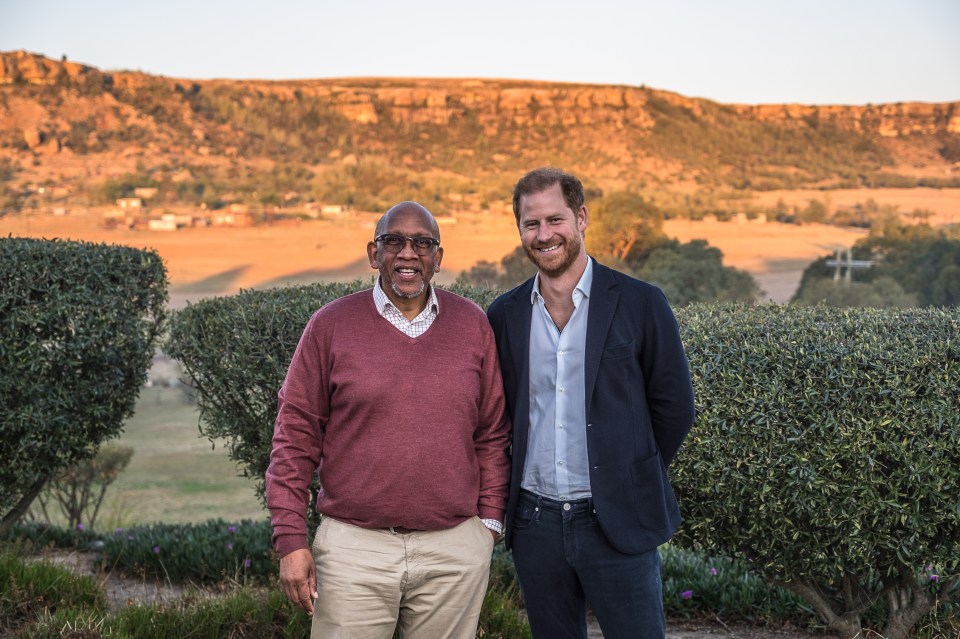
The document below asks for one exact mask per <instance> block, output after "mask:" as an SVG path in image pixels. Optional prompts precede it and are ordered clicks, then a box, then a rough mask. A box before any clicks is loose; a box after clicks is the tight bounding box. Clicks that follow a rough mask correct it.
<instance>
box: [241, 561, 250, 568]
mask: <svg viewBox="0 0 960 639" xmlns="http://www.w3.org/2000/svg"><path fill="white" fill-rule="evenodd" d="M243 567H244V568H249V567H250V560H249V559H244V560H243Z"/></svg>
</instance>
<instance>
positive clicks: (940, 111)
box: [734, 102, 960, 137]
mask: <svg viewBox="0 0 960 639" xmlns="http://www.w3.org/2000/svg"><path fill="white" fill-rule="evenodd" d="M734 108H735V109H736V110H737V111H738V112H740V113H743V114H745V115H749V116H751V117H754V118H756V119H757V120H762V121H767V122H777V123H790V122H794V123H806V124H809V125H820V124H829V125H832V126H836V127H837V128H839V129H845V130H850V131H856V132H861V133H877V134H879V135H881V136H883V137H897V136H902V135H912V134H926V135H933V134H937V133H958V132H960V103H957V102H946V103H938V104H930V103H926V102H901V103H896V104H878V105H867V106H836V105H825V106H817V105H802V104H762V105H735V106H734Z"/></svg>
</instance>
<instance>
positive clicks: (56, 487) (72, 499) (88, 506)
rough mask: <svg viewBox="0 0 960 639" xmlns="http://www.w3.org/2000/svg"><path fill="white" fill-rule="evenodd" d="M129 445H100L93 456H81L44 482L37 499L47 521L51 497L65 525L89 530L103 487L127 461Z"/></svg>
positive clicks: (48, 520)
mask: <svg viewBox="0 0 960 639" xmlns="http://www.w3.org/2000/svg"><path fill="white" fill-rule="evenodd" d="M131 457H133V449H132V448H130V447H129V446H109V445H108V446H104V447H103V448H101V449H100V451H99V452H97V455H96V456H95V457H94V458H93V459H85V460H82V461H79V462H77V463H76V464H73V465H72V466H70V467H69V468H66V469H64V470H62V471H60V472H59V473H57V475H56V476H55V477H54V478H53V479H52V480H51V481H50V482H49V483H48V484H47V487H46V489H44V491H43V492H42V493H41V494H40V496H39V499H38V500H37V501H39V502H40V505H41V510H42V512H43V515H44V518H45V519H46V521H47V523H53V522H52V521H51V519H50V513H49V512H48V510H47V504H48V503H49V502H50V501H51V500H52V501H53V502H56V504H57V505H58V506H59V508H60V513H61V514H62V515H63V516H64V517H65V518H66V520H67V528H69V529H71V530H72V529H79V530H85V529H90V530H93V528H94V526H96V523H97V515H99V513H100V506H101V505H102V504H103V498H104V497H106V495H107V488H108V487H109V486H110V484H112V483H113V482H114V481H116V479H117V477H119V475H120V473H121V472H123V469H124V468H126V467H127V464H129V463H130V458H131Z"/></svg>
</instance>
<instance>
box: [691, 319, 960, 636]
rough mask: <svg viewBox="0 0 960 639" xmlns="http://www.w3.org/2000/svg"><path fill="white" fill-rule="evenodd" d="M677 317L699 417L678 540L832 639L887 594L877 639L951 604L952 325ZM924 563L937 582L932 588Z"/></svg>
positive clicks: (956, 323) (959, 458)
mask: <svg viewBox="0 0 960 639" xmlns="http://www.w3.org/2000/svg"><path fill="white" fill-rule="evenodd" d="M678 319H679V321H680V324H681V326H682V330H683V337H684V343H685V345H686V349H687V354H688V357H689V359H690V366H691V372H692V375H693V381H694V388H695V391H696V395H697V397H698V398H699V406H698V410H699V417H698V421H697V424H696V425H695V427H694V429H693V430H692V432H691V435H690V437H689V438H688V439H687V443H686V445H685V448H684V451H683V454H681V455H680V457H679V458H678V461H677V464H676V466H675V467H674V468H673V469H672V470H673V472H674V475H675V481H674V486H675V487H676V490H677V493H678V498H679V500H680V503H681V507H682V509H683V515H684V519H685V524H684V526H683V527H682V528H681V530H680V533H679V535H678V537H677V538H676V540H677V542H678V543H681V544H683V545H686V546H693V547H697V548H700V549H703V550H705V551H707V552H711V553H717V554H722V555H727V556H737V557H740V558H742V559H743V560H744V561H746V562H747V565H748V566H750V568H751V569H752V570H755V571H757V572H758V573H760V574H762V575H763V576H764V577H765V578H766V579H768V580H770V581H773V582H777V583H781V584H782V585H784V586H785V587H787V588H789V589H791V590H793V591H794V592H796V593H797V594H799V595H801V596H802V597H804V598H805V599H806V600H807V601H808V602H809V603H810V605H811V606H813V607H814V608H815V609H816V611H817V612H818V614H819V615H821V617H822V618H823V619H824V621H825V622H827V623H828V625H830V626H831V627H832V628H833V629H835V630H837V631H841V632H843V633H846V632H848V631H851V629H852V627H853V626H852V625H847V626H844V624H845V623H846V624H854V622H856V624H857V628H856V629H859V618H860V616H861V615H863V614H864V612H865V611H866V610H867V609H868V608H869V607H870V605H871V604H872V603H873V602H874V601H876V600H878V599H883V598H885V597H887V596H888V595H889V602H888V606H889V608H888V611H887V612H888V615H887V619H886V621H887V624H886V626H885V627H884V628H883V634H884V636H887V637H891V638H893V637H902V636H903V634H902V632H901V631H902V629H903V626H906V627H907V628H909V626H910V625H912V623H914V622H915V621H916V620H917V619H918V618H919V617H920V616H922V614H925V613H926V612H927V611H929V609H930V607H931V606H932V605H933V604H934V602H936V601H937V600H938V599H939V601H940V602H944V601H949V600H950V598H951V596H954V595H951V591H953V590H954V589H955V588H956V586H957V584H958V581H960V577H958V576H957V575H960V559H958V558H960V508H958V502H957V486H958V484H960V447H958V446H957V445H956V442H957V441H958V440H960V341H958V339H957V336H958V335H960V315H958V314H957V312H956V311H952V312H948V311H935V310H923V311H921V310H912V311H886V312H884V311H876V310H854V309H846V310H842V311H838V310H834V309H829V308H824V307H815V308H810V307H796V306H788V307H782V306H764V307H756V308H749V307H719V306H706V307H689V308H685V309H679V311H678ZM931 565H932V566H934V567H935V568H936V569H937V570H938V571H942V572H940V574H942V575H950V577H949V578H943V579H941V580H939V581H937V582H934V581H932V580H931V579H930V578H929V577H928V576H927V575H926V574H925V573H924V568H925V567H926V566H931ZM954 594H955V593H954ZM849 636H852V634H851V635H849Z"/></svg>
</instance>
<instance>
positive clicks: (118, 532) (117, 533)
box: [113, 528, 123, 535]
mask: <svg viewBox="0 0 960 639" xmlns="http://www.w3.org/2000/svg"><path fill="white" fill-rule="evenodd" d="M122 532H123V528H117V529H116V530H114V531H113V534H115V535H119V534H121V533H122Z"/></svg>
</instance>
